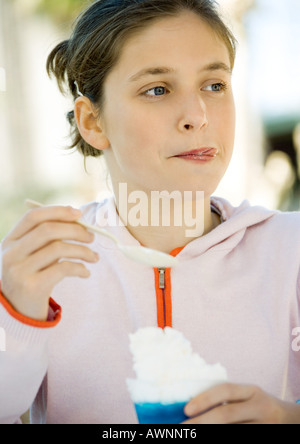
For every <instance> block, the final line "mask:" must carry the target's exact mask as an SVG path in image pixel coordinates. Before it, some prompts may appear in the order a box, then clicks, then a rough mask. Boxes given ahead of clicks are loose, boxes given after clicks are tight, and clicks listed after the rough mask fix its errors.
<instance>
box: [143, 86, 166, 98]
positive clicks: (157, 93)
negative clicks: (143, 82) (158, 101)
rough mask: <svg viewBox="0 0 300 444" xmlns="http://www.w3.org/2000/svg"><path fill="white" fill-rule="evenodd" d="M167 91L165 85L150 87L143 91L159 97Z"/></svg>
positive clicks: (146, 94) (147, 94) (148, 95)
mask: <svg viewBox="0 0 300 444" xmlns="http://www.w3.org/2000/svg"><path fill="white" fill-rule="evenodd" d="M166 93H167V88H165V87H164V86H156V87H155V88H151V89H148V90H147V91H145V92H144V93H143V95H144V96H147V97H159V96H163V95H165V94H166Z"/></svg>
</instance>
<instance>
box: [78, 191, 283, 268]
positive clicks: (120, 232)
mask: <svg viewBox="0 0 300 444" xmlns="http://www.w3.org/2000/svg"><path fill="white" fill-rule="evenodd" d="M211 204H212V206H213V207H214V209H215V210H217V212H218V213H219V214H220V216H221V219H222V223H221V224H220V225H219V226H217V227H216V228H215V229H214V230H212V231H211V232H210V233H208V234H206V235H204V236H201V237H199V238H196V239H194V240H192V241H191V242H189V243H188V244H187V245H186V246H185V247H181V246H180V245H178V248H176V250H173V252H171V253H170V254H173V255H174V256H175V255H177V256H178V258H181V259H183V260H184V259H192V258H193V257H196V256H199V254H202V253H204V252H205V251H207V250H209V249H211V248H214V249H223V250H230V249H233V248H234V247H235V246H236V245H237V244H238V243H239V242H241V240H242V239H243V237H244V235H245V233H246V230H247V228H249V227H252V226H254V225H257V224H260V223H262V222H264V221H266V220H267V219H269V218H271V217H272V216H274V215H275V214H277V213H278V211H275V210H268V209H266V208H263V207H260V206H251V205H250V204H249V202H248V201H247V200H245V201H243V202H242V203H241V204H240V205H239V206H238V207H234V206H232V205H231V204H230V203H229V202H228V201H227V200H225V199H223V198H220V197H212V198H211ZM82 210H83V213H84V218H83V219H84V220H85V221H86V222H87V223H89V224H92V225H93V224H94V225H98V226H101V227H103V228H105V229H106V230H107V231H109V232H111V233H112V234H114V235H115V236H116V237H117V238H118V239H119V240H120V242H121V243H123V244H125V245H139V242H138V241H137V240H136V239H135V238H134V237H133V236H132V235H131V234H130V232H129V231H128V230H127V228H126V227H125V226H124V223H123V222H122V221H121V219H120V218H119V216H118V213H117V211H116V205H115V200H114V197H110V198H107V199H106V200H104V201H102V202H100V203H99V202H92V203H90V204H88V205H86V206H84V207H83V208H82ZM97 243H100V244H101V246H102V248H106V249H115V248H116V245H115V244H114V242H112V241H111V240H110V239H107V238H105V237H103V236H98V238H97ZM180 247H181V248H180Z"/></svg>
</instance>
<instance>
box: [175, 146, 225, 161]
mask: <svg viewBox="0 0 300 444" xmlns="http://www.w3.org/2000/svg"><path fill="white" fill-rule="evenodd" d="M218 152H219V150H218V149H217V148H208V147H205V148H199V149H196V150H191V151H186V152H183V153H181V154H177V155H176V156H174V157H177V158H180V159H183V160H194V161H200V162H208V161H210V160H213V159H215V158H216V157H217V155H218Z"/></svg>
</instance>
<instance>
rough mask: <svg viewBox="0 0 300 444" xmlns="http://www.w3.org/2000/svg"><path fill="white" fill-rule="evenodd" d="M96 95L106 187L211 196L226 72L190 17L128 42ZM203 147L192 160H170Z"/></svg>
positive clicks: (220, 163)
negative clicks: (110, 184) (106, 143)
mask: <svg viewBox="0 0 300 444" xmlns="http://www.w3.org/2000/svg"><path fill="white" fill-rule="evenodd" d="M104 94H105V103H104V108H103V113H102V117H101V122H102V123H101V124H102V130H103V131H104V134H105V136H106V137H107V139H108V141H109V148H107V149H106V150H105V151H104V154H105V156H106V160H107V163H108V167H109V170H110V173H111V177H112V181H113V184H115V185H117V184H118V183H120V182H126V183H127V184H128V188H129V190H130V189H132V190H142V191H146V192H148V193H149V192H150V191H152V190H156V191H162V190H167V191H169V192H171V191H173V190H176V191H177V190H179V191H181V192H183V191H196V190H199V191H204V192H205V196H210V195H211V194H212V193H213V192H214V191H215V189H216V187H217V186H218V184H219V182H220V180H221V178H222V177H223V175H224V173H225V171H226V169H227V167H228V164H229V161H230V158H231V155H232V149H233V143H234V128H235V109H234V101H233V95H232V89H231V69H230V61H229V54H228V50H227V48H226V46H225V44H224V43H223V42H222V40H220V39H219V38H218V37H217V36H216V34H215V33H214V32H213V31H212V30H211V28H210V27H209V26H208V25H206V24H205V23H204V22H203V21H202V20H201V19H200V18H199V17H198V16H197V15H196V14H194V13H192V12H183V13H181V14H180V15H178V16H177V17H171V18H165V19H162V20H159V21H157V22H156V23H154V24H152V25H151V26H149V27H148V28H146V29H145V30H143V31H142V32H140V33H138V34H136V35H134V36H132V37H131V38H130V39H128V41H127V42H126V44H125V46H124V48H123V51H122V54H121V57H120V59H119V62H118V63H117V65H116V66H115V67H114V69H113V70H112V71H111V73H110V74H109V75H108V77H107V79H106V83H105V91H104ZM206 149H211V150H210V151H208V154H209V156H204V157H202V158H200V159H199V157H195V156H189V157H184V156H181V157H177V156H178V155H179V154H182V153H187V152H190V151H191V150H202V151H205V150H206ZM216 153H217V155H216V156H215V157H213V156H212V155H215V154H216ZM201 159H202V160H201Z"/></svg>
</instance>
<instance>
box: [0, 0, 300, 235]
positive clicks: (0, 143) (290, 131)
mask: <svg viewBox="0 0 300 444" xmlns="http://www.w3.org/2000/svg"><path fill="white" fill-rule="evenodd" d="M89 3H90V1H87V0H0V136H1V137H0V165H1V169H0V171H1V173H0V239H1V238H2V237H3V236H4V235H5V234H6V233H7V232H8V230H9V229H10V228H11V227H12V226H13V225H14V224H15V223H16V221H17V220H18V218H19V217H20V216H21V215H22V214H23V213H24V212H25V211H26V208H25V205H24V199H25V198H26V197H29V198H32V199H35V200H38V201H41V202H44V203H62V204H72V205H77V206H79V205H81V204H83V203H85V202H87V201H90V200H98V199H101V197H102V195H103V194H105V193H107V191H108V190H109V180H108V178H107V171H106V168H105V165H104V164H103V160H101V159H88V160H87V162H86V165H84V159H83V157H82V156H80V155H79V154H78V153H77V152H70V151H69V150H68V151H67V150H65V147H66V146H67V145H68V137H69V136H68V134H69V128H68V125H67V122H66V118H65V115H66V113H67V112H68V111H70V110H71V109H72V107H73V104H72V102H71V101H70V98H68V97H63V96H62V95H61V94H60V92H59V91H58V88H57V86H56V83H55V81H54V80H50V79H49V78H48V76H47V74H46V70H45V63H46V59H47V56H48V54H49V53H50V51H51V49H52V48H53V47H54V46H55V45H56V44H57V43H59V42H60V41H61V40H62V39H65V38H68V36H69V32H70V30H71V26H72V22H73V20H74V18H75V17H76V16H77V15H78V13H79V12H80V11H81V9H82V8H83V7H84V6H85V5H87V4H89ZM219 4H220V6H221V8H222V10H223V15H224V17H225V19H226V21H227V22H228V24H229V26H230V27H231V29H232V30H233V32H234V34H235V36H236V37H237V39H238V42H239V45H238V54H237V60H236V67H235V71H234V76H233V81H234V90H235V99H236V107H237V132H236V143H235V145H236V146H235V152H234V156H233V159H232V162H231V165H230V168H229V170H228V172H227V174H226V176H225V177H224V179H223V181H222V183H221V185H220V186H219V188H218V190H217V191H216V193H215V195H219V196H222V197H225V198H226V199H228V200H230V201H231V202H232V203H233V204H234V205H238V204H239V203H240V202H241V201H242V200H243V199H245V198H246V199H248V200H249V201H250V203H251V204H253V205H255V204H258V205H263V206H266V207H269V208H276V209H281V210H284V211H294V210H300V82H299V79H300V1H299V0H285V1H282V0H219Z"/></svg>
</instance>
